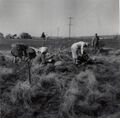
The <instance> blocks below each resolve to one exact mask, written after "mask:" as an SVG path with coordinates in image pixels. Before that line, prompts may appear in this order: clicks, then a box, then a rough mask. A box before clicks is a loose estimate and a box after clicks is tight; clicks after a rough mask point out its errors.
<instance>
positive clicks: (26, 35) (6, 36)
mask: <svg viewBox="0 0 120 118" xmlns="http://www.w3.org/2000/svg"><path fill="white" fill-rule="evenodd" d="M0 39H32V36H31V35H30V34H29V33H26V32H23V33H21V34H20V35H19V36H18V35H17V34H13V35H12V34H7V35H5V36H4V34H3V33H1V32H0Z"/></svg>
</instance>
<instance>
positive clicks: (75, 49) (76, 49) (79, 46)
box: [71, 41, 88, 65]
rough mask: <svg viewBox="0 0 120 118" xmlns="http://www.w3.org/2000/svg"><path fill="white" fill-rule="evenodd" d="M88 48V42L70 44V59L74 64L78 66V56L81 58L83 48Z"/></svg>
mask: <svg viewBox="0 0 120 118" xmlns="http://www.w3.org/2000/svg"><path fill="white" fill-rule="evenodd" d="M86 47H88V42H84V41H80V42H77V43H74V44H72V46H71V51H72V58H73V61H74V63H75V64H76V65H77V64H78V56H79V54H81V56H82V55H83V54H84V50H85V48H86Z"/></svg>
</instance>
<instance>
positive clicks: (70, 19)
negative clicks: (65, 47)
mask: <svg viewBox="0 0 120 118" xmlns="http://www.w3.org/2000/svg"><path fill="white" fill-rule="evenodd" d="M68 19H69V24H68V25H69V39H70V37H71V25H72V23H71V22H72V19H73V17H71V16H70V17H68Z"/></svg>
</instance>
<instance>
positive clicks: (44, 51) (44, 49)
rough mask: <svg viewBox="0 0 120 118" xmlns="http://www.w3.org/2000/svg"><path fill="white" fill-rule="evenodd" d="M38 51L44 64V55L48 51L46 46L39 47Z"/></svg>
mask: <svg viewBox="0 0 120 118" xmlns="http://www.w3.org/2000/svg"><path fill="white" fill-rule="evenodd" d="M39 53H40V54H41V60H42V64H46V55H47V53H48V47H41V48H39Z"/></svg>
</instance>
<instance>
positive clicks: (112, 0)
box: [0, 0, 119, 36]
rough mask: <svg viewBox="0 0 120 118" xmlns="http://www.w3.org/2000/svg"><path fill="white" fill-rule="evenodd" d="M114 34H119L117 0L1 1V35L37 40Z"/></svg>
mask: <svg viewBox="0 0 120 118" xmlns="http://www.w3.org/2000/svg"><path fill="white" fill-rule="evenodd" d="M69 16H72V17H73V19H72V24H73V25H72V36H84V35H94V34H95V33H98V34H100V35H102V34H116V33H118V31H119V0H0V32H3V33H4V34H8V33H12V34H13V33H17V34H19V33H21V32H28V33H30V34H32V35H36V36H40V35H41V33H42V32H43V31H44V32H45V33H47V34H48V35H55V36H56V35H57V29H58V28H59V35H60V36H68V22H69V20H68V17H69Z"/></svg>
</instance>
